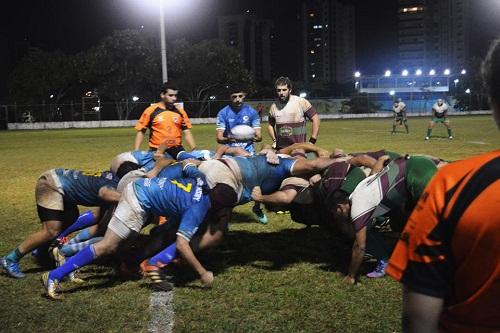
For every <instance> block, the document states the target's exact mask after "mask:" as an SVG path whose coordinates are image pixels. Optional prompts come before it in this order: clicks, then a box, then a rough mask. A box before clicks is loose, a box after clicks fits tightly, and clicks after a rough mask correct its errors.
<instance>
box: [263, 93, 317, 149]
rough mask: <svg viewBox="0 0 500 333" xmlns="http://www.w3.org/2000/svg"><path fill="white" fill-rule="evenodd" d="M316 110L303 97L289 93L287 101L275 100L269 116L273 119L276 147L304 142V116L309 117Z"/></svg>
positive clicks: (314, 113)
mask: <svg viewBox="0 0 500 333" xmlns="http://www.w3.org/2000/svg"><path fill="white" fill-rule="evenodd" d="M314 115H316V111H315V110H314V108H313V107H312V105H311V103H309V101H308V100H306V99H305V98H302V97H299V96H295V95H290V98H289V100H288V102H287V103H286V104H285V103H280V102H276V103H273V104H272V105H271V108H270V109H269V118H272V119H274V120H275V126H274V129H275V131H276V148H278V149H279V148H284V147H288V146H290V145H293V144H294V143H302V142H306V117H307V118H309V119H311V118H312V117H313V116H314Z"/></svg>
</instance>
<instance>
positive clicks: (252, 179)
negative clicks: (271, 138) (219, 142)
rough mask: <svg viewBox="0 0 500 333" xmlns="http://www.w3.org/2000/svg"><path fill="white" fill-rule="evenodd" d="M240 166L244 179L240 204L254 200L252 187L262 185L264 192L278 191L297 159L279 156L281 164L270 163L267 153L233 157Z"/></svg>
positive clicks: (289, 174)
mask: <svg viewBox="0 0 500 333" xmlns="http://www.w3.org/2000/svg"><path fill="white" fill-rule="evenodd" d="M233 159H234V160H235V161H236V163H237V164H238V166H239V168H240V172H241V177H242V180H243V194H242V195H241V199H240V202H239V204H243V203H246V202H249V201H251V200H252V195H251V194H252V189H253V188H254V187H255V186H260V188H261V190H262V193H263V194H270V193H273V192H276V191H277V190H278V189H279V187H280V185H281V182H282V181H283V180H284V179H285V178H287V177H290V176H291V175H292V168H293V165H294V164H295V162H296V161H297V160H294V159H291V158H281V157H280V158H279V164H277V165H274V164H270V163H268V162H267V160H266V155H258V156H253V157H233Z"/></svg>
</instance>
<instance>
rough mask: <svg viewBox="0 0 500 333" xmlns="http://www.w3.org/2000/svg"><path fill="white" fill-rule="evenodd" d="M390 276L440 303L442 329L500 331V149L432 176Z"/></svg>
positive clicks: (453, 165)
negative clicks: (442, 301) (441, 301)
mask: <svg viewBox="0 0 500 333" xmlns="http://www.w3.org/2000/svg"><path fill="white" fill-rule="evenodd" d="M387 273H388V274H389V275H390V276H392V277H393V278H395V279H396V280H398V281H401V282H402V283H403V284H404V285H405V286H406V287H407V288H408V289H410V290H411V291H414V292H417V293H421V294H425V295H429V296H434V297H439V298H443V299H444V304H445V305H444V309H443V313H442V315H441V319H440V326H441V329H442V330H444V331H450V332H499V331H500V150H499V151H494V152H491V153H487V154H484V155H480V156H477V157H473V158H470V159H466V160H463V161H460V162H455V163H452V164H449V165H447V166H446V167H444V168H442V169H441V170H440V171H439V172H438V173H437V174H436V175H435V176H434V178H433V179H432V181H431V182H430V183H429V185H428V186H427V188H426V190H425V192H424V193H423V195H422V196H421V197H420V200H419V202H418V203H417V206H416V207H415V209H414V211H413V212H412V214H411V216H410V218H409V220H408V223H407V225H406V227H405V229H404V231H403V233H402V235H401V240H400V241H399V242H398V244H397V246H396V249H395V250H394V253H393V255H392V257H391V259H390V262H389V267H388V269H387Z"/></svg>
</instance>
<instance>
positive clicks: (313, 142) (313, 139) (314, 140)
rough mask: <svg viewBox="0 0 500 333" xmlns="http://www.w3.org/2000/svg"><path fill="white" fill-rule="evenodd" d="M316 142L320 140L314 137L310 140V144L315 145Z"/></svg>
mask: <svg viewBox="0 0 500 333" xmlns="http://www.w3.org/2000/svg"><path fill="white" fill-rule="evenodd" d="M316 141H318V139H316V138H313V137H312V136H311V137H310V138H309V142H310V143H312V144H315V143H316Z"/></svg>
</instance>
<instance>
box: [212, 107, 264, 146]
mask: <svg viewBox="0 0 500 333" xmlns="http://www.w3.org/2000/svg"><path fill="white" fill-rule="evenodd" d="M236 125H247V126H250V127H253V128H260V117H259V115H258V114H257V111H255V109H254V108H252V107H251V106H249V105H246V104H243V106H242V108H241V110H240V111H239V112H234V111H233V109H232V108H231V106H230V105H228V106H226V107H224V108H223V109H222V110H220V111H219V113H218V114H217V129H221V130H224V137H227V136H228V134H230V133H231V128H233V127H234V126H236ZM228 145H229V146H231V147H242V148H244V149H245V150H246V151H248V152H249V153H252V154H253V153H255V148H254V147H253V143H247V142H232V143H229V144H228Z"/></svg>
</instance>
